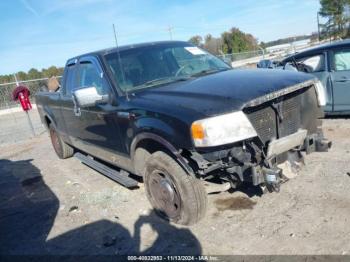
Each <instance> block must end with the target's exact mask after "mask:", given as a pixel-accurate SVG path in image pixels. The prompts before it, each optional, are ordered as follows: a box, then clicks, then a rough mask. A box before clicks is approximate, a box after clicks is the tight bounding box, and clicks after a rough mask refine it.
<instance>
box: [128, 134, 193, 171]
mask: <svg viewBox="0 0 350 262" xmlns="http://www.w3.org/2000/svg"><path fill="white" fill-rule="evenodd" d="M140 148H142V149H144V150H146V151H147V152H148V153H149V155H148V156H150V155H151V154H152V153H154V152H156V151H163V152H165V153H167V154H169V155H170V156H171V157H173V158H174V159H175V160H176V161H177V162H178V163H179V164H180V165H181V166H182V168H183V169H184V170H185V171H186V172H187V173H189V174H192V173H193V170H192V168H191V167H190V166H189V165H188V163H187V160H186V159H185V158H184V157H183V156H182V155H181V150H179V149H176V147H175V146H173V145H172V144H171V143H170V142H169V141H167V140H166V139H165V138H163V137H161V136H159V135H157V134H153V133H148V132H143V133H140V134H138V135H137V136H136V137H135V138H134V139H133V141H132V143H131V146H130V156H131V160H132V163H133V165H134V169H135V171H136V173H137V171H140V170H143V168H144V165H145V164H146V162H147V159H148V158H147V157H148V156H145V155H143V156H140V155H138V154H139V151H138V149H140ZM141 153H142V154H145V152H141ZM138 161H143V163H139V162H138ZM141 174H142V172H141Z"/></svg>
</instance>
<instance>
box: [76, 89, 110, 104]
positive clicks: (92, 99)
mask: <svg viewBox="0 0 350 262" xmlns="http://www.w3.org/2000/svg"><path fill="white" fill-rule="evenodd" d="M73 101H74V102H75V103H76V105H77V106H78V107H82V108H84V107H89V106H95V105H97V104H105V103H107V102H108V101H109V96H108V95H100V94H99V93H97V90H96V87H86V88H81V89H76V90H74V91H73Z"/></svg>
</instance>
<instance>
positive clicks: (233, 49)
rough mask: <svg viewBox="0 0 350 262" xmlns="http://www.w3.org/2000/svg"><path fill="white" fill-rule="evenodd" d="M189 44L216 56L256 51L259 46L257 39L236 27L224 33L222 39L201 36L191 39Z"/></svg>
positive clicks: (209, 35)
mask: <svg viewBox="0 0 350 262" xmlns="http://www.w3.org/2000/svg"><path fill="white" fill-rule="evenodd" d="M189 42H191V43H193V44H194V45H197V46H199V47H202V48H205V49H207V50H208V51H209V52H211V53H213V54H216V55H222V54H231V53H240V52H245V51H251V50H256V49H257V48H258V46H259V45H258V40H257V38H255V37H254V36H253V35H251V34H249V33H244V32H242V31H241V30H239V29H238V28H236V27H232V28H231V29H230V30H229V31H226V32H223V33H222V34H221V36H220V37H213V36H212V35H211V34H208V35H206V36H205V37H204V38H203V37H202V36H200V35H195V36H193V37H191V38H190V39H189Z"/></svg>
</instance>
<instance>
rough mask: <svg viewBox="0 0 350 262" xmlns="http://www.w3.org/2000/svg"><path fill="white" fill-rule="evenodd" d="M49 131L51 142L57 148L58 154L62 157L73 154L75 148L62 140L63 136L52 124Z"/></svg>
mask: <svg viewBox="0 0 350 262" xmlns="http://www.w3.org/2000/svg"><path fill="white" fill-rule="evenodd" d="M49 132H50V138H51V143H52V146H53V148H54V149H55V152H56V154H57V156H58V157H59V158H61V159H65V158H69V157H71V156H73V154H74V149H73V148H72V147H71V146H69V145H68V144H66V143H65V142H64V141H63V140H62V138H61V137H60V135H59V134H58V132H57V131H56V129H55V128H54V127H53V125H52V124H51V125H50V126H49Z"/></svg>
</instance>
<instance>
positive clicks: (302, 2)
mask: <svg viewBox="0 0 350 262" xmlns="http://www.w3.org/2000/svg"><path fill="white" fill-rule="evenodd" d="M319 7H320V5H319V0H283V1H281V0H220V1H218V0H193V1H191V0H172V1H171V0H167V1H165V0H119V1H117V0H3V1H0V75H2V74H11V73H14V72H18V71H28V70H29V69H30V68H37V69H39V70H40V69H42V68H46V67H49V66H51V65H55V66H64V64H65V61H66V60H67V59H68V58H70V57H73V56H76V55H79V54H82V53H86V52H89V51H94V50H99V49H103V48H108V47H112V46H115V39H114V35H113V27H112V24H113V23H114V24H115V26H116V31H117V37H118V44H119V45H125V44H131V43H139V42H149V41H158V40H169V39H170V33H169V30H168V29H169V28H171V32H172V38H173V39H174V40H185V41H187V40H188V39H189V38H190V37H191V36H193V35H201V36H205V35H206V34H209V33H210V34H212V35H213V36H215V37H218V36H220V34H221V33H222V32H224V31H227V30H229V29H230V28H232V27H238V28H239V29H240V30H242V31H244V32H246V33H251V34H252V35H254V36H255V37H257V38H258V41H264V42H266V41H271V40H276V39H278V38H283V37H288V36H294V35H301V34H309V33H311V32H315V31H317V20H316V14H317V11H318V10H319Z"/></svg>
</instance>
